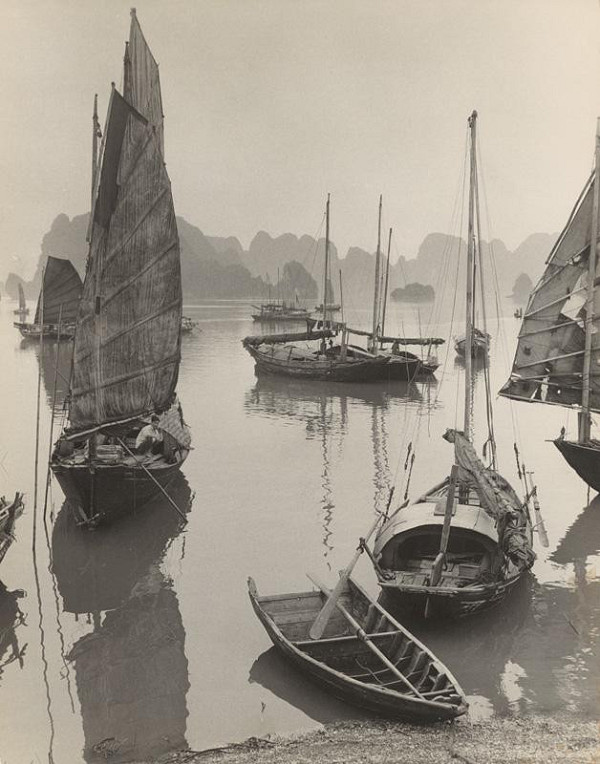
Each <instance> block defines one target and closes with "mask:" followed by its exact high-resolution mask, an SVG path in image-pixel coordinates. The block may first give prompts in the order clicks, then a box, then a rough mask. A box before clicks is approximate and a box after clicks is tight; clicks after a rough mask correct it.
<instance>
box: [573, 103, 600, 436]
mask: <svg viewBox="0 0 600 764" xmlns="http://www.w3.org/2000/svg"><path fill="white" fill-rule="evenodd" d="M595 156H596V161H595V167H594V197H593V206H592V227H591V231H590V255H589V259H588V276H587V298H586V302H585V346H584V355H583V388H582V394H581V409H582V410H581V411H580V412H579V428H578V429H579V433H578V441H579V443H587V442H588V441H589V439H590V429H591V417H590V391H591V369H592V337H593V334H594V291H595V284H594V282H595V281H596V264H597V256H598V250H597V248H598V211H599V207H600V118H599V119H598V121H597V123H596V154H595Z"/></svg>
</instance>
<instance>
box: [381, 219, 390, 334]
mask: <svg viewBox="0 0 600 764" xmlns="http://www.w3.org/2000/svg"><path fill="white" fill-rule="evenodd" d="M391 248H392V229H391V228H390V235H389V237H388V251H387V263H386V266H385V286H384V287H383V310H382V311H381V336H382V337H383V336H385V312H386V310H387V297H388V281H389V278H390V250H391Z"/></svg>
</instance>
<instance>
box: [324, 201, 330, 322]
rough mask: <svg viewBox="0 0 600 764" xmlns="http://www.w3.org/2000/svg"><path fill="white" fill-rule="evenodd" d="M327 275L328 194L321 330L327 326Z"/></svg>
mask: <svg viewBox="0 0 600 764" xmlns="http://www.w3.org/2000/svg"><path fill="white" fill-rule="evenodd" d="M328 273H329V194H327V205H326V207H325V267H324V269H323V328H325V327H326V326H327V275H328Z"/></svg>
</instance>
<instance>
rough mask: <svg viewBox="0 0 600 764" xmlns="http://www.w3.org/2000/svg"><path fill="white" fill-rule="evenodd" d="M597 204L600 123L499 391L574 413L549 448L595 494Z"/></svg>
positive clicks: (599, 399) (599, 465)
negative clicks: (571, 432)
mask: <svg viewBox="0 0 600 764" xmlns="http://www.w3.org/2000/svg"><path fill="white" fill-rule="evenodd" d="M599 199H600V120H598V126H597V131H596V152H595V168H594V171H593V173H592V175H591V177H590V178H588V180H587V182H586V183H585V185H584V188H583V190H582V192H581V194H580V196H579V198H578V200H577V202H576V204H575V207H574V208H573V210H572V212H571V215H570V216H569V219H568V221H567V223H566V225H565V227H564V229H563V231H562V232H561V234H560V236H559V237H558V239H557V241H556V243H555V244H554V247H553V248H552V250H551V252H550V254H549V256H548V258H547V260H546V268H545V270H544V273H543V274H542V277H541V278H540V280H539V282H538V283H537V284H536V286H535V288H534V290H533V292H532V293H531V296H530V297H529V302H528V303H527V307H526V308H525V312H524V315H523V323H522V325H521V329H520V331H519V338H518V342H517V348H516V351H515V358H514V361H513V366H512V371H511V374H510V378H509V380H508V381H507V382H506V383H505V385H504V386H503V387H502V389H501V390H500V395H502V396H505V397H507V398H512V399H513V400H516V401H527V402H531V403H545V404H549V405H555V406H564V407H565V408H566V409H567V410H571V411H572V410H573V409H576V410H577V412H578V417H577V438H576V439H574V438H569V436H568V433H567V432H566V428H565V427H563V428H562V429H561V432H560V434H559V436H558V437H557V438H555V439H554V445H555V446H556V448H557V449H558V450H559V451H560V453H561V454H562V456H563V457H564V459H565V460H566V462H567V463H568V464H569V466H570V467H572V469H573V470H574V471H575V472H576V473H577V474H578V475H579V477H580V478H581V479H582V480H584V481H585V482H586V483H587V484H588V485H589V486H590V487H591V488H593V489H594V490H595V491H600V441H599V440H598V439H597V437H596V438H595V437H592V424H593V423H592V414H595V413H598V412H600V377H599V376H598V372H597V371H596V369H597V368H598V364H599V363H600V334H599V333H598V329H597V323H598V318H599V315H598V297H599V296H600V291H599V289H598V257H597V248H598V232H599V206H600V204H599ZM592 242H593V246H591V243H592Z"/></svg>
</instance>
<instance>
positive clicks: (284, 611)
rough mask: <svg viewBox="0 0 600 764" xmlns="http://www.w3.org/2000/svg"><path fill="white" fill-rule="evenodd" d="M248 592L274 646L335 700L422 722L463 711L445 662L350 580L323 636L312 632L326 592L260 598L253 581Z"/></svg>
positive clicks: (462, 698) (463, 701) (460, 694)
mask: <svg viewBox="0 0 600 764" xmlns="http://www.w3.org/2000/svg"><path fill="white" fill-rule="evenodd" d="M248 592H249V595H250V602H251V603H252V607H253V608H254V612H255V613H256V615H257V616H258V618H259V620H260V622H261V623H262V625H263V626H264V628H265V630H266V632H267V634H268V635H269V637H270V638H271V641H272V642H273V644H274V645H275V647H276V648H277V649H278V650H279V651H280V652H281V653H282V654H283V655H284V656H285V657H286V658H287V659H288V660H289V661H291V662H292V663H293V664H295V665H296V667H297V668H298V669H300V671H302V672H303V673H305V674H306V675H307V676H308V677H309V678H310V679H311V680H312V681H314V682H316V683H317V684H319V685H320V686H321V687H323V689H325V690H327V692H329V693H331V694H332V695H334V696H335V697H336V698H340V699H341V700H345V701H346V702H348V703H351V704H352V705H355V706H359V707H361V708H364V709H366V710H368V711H372V712H374V713H376V714H379V715H381V716H388V717H391V718H395V719H410V720H413V721H419V722H434V721H439V720H443V719H454V718H455V717H457V716H460V715H461V714H464V713H465V712H466V710H467V707H468V706H467V700H466V698H465V694H464V692H463V690H462V689H461V687H460V685H459V684H458V682H457V681H456V679H455V678H454V677H453V676H452V674H451V673H450V671H449V670H448V669H447V667H446V666H444V664H443V663H442V662H441V661H440V660H439V659H438V658H436V657H435V655H433V653H432V652H431V651H430V650H429V649H428V648H427V647H426V646H425V645H424V644H423V643H422V642H419V640H418V639H417V638H416V637H415V636H413V635H412V634H411V633H410V632H409V631H408V629H405V628H404V627H403V626H402V625H401V624H400V623H398V621H396V620H395V619H394V618H393V617H392V616H391V615H390V614H389V613H388V612H387V610H385V609H384V608H383V606H382V605H381V604H380V603H379V602H375V601H374V600H373V599H371V597H369V595H368V594H367V593H366V592H365V591H364V589H362V588H361V587H360V586H359V585H358V584H357V583H356V582H355V581H354V580H353V579H352V578H348V581H347V583H346V588H345V591H344V592H343V593H342V595H341V596H340V598H339V599H338V600H337V610H336V613H335V614H334V615H332V616H331V617H330V618H329V621H328V623H327V627H326V629H325V632H324V634H323V636H322V638H320V639H311V637H310V635H309V630H310V627H311V626H312V624H313V622H314V620H315V619H316V617H317V616H318V615H319V613H320V612H321V610H322V608H323V606H324V605H325V603H326V601H327V599H328V596H329V594H330V592H329V591H328V590H323V589H322V590H321V591H320V592H317V591H308V592H295V593H293V594H276V595H270V596H269V595H266V596H260V595H259V593H258V591H257V589H256V584H255V583H254V581H253V580H252V579H251V578H250V579H249V580H248Z"/></svg>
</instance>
